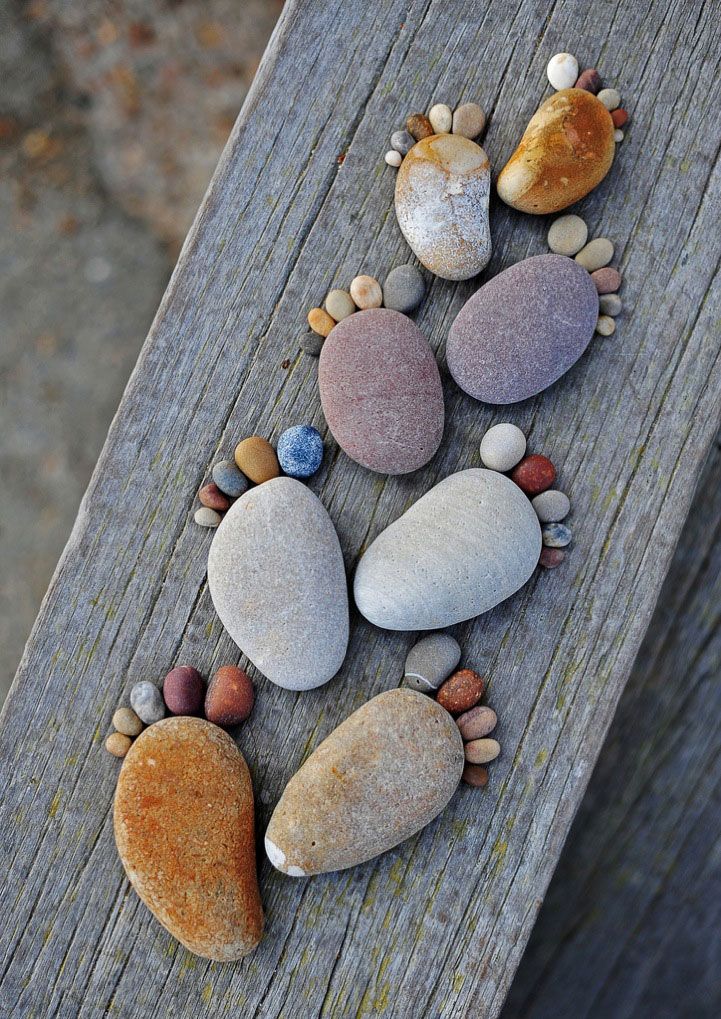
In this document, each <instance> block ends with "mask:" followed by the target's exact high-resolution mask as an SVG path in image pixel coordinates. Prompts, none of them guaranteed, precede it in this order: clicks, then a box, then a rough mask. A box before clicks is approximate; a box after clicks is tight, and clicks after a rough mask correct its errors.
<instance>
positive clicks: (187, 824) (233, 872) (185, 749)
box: [113, 718, 263, 962]
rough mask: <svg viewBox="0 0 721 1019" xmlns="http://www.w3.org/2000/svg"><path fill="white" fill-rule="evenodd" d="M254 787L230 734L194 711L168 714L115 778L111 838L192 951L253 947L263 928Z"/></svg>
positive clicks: (150, 901)
mask: <svg viewBox="0 0 721 1019" xmlns="http://www.w3.org/2000/svg"><path fill="white" fill-rule="evenodd" d="M253 815H254V810H253V787H252V785H251V779H250V773H249V771H248V767H247V765H246V763H245V761H244V759H243V757H242V755H241V753H240V751H239V750H238V748H237V747H236V745H235V743H234V742H233V740H232V739H231V738H230V736H228V735H227V733H224V732H223V731H222V729H219V728H218V727H217V726H215V725H212V724H211V723H210V722H206V721H204V720H203V719H200V718H168V719H166V720H165V721H163V722H159V723H158V724H157V725H154V726H152V727H151V728H150V729H146V730H145V732H143V733H142V734H141V735H140V736H139V737H138V738H137V739H136V740H135V742H134V743H133V745H132V747H131V748H130V751H129V752H128V754H127V756H126V758H125V761H124V762H123V767H122V769H121V771H120V777H119V778H118V786H117V790H116V793H115V805H114V809H113V823H114V829H115V841H116V844H117V847H118V853H119V854H120V859H121V860H122V863H123V867H124V868H125V872H126V874H127V875H128V878H129V879H130V882H131V884H132V885H133V887H134V889H135V891H136V892H137V893H138V895H139V896H140V898H141V899H142V901H143V902H144V903H145V905H146V906H147V907H148V909H149V910H150V911H151V912H152V913H153V915H154V916H155V918H156V919H157V920H159V922H160V923H161V924H162V925H163V926H164V927H165V928H166V929H167V930H168V931H169V932H170V933H171V934H172V935H173V937H175V938H177V939H178V941H180V942H182V944H183V945H185V947H186V948H187V949H188V950H189V951H190V952H193V953H194V954H195V955H200V956H203V957H204V958H206V959H215V960H217V961H219V962H230V961H232V960H234V959H240V958H241V957H242V956H244V955H247V954H248V952H251V951H252V950H253V949H254V948H255V947H256V945H257V944H258V942H259V941H260V938H261V935H262V932H263V909H262V906H261V902H260V892H259V889H258V879H257V875H256V869H255V830H254V816H253Z"/></svg>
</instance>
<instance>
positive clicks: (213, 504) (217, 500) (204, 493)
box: [198, 481, 230, 513]
mask: <svg viewBox="0 0 721 1019" xmlns="http://www.w3.org/2000/svg"><path fill="white" fill-rule="evenodd" d="M198 499H200V501H201V503H202V504H203V506H207V507H208V509H212V510H215V511H216V513H224V512H225V511H226V510H227V509H228V508H229V507H230V499H229V498H228V496H227V495H225V493H224V492H221V491H220V489H219V488H218V486H217V485H216V484H215V482H214V481H212V482H211V483H210V484H209V485H203V487H202V488H201V489H200V491H199V492H198Z"/></svg>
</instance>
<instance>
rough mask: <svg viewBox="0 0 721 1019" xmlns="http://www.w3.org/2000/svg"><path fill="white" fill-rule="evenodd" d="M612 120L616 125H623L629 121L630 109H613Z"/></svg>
mask: <svg viewBox="0 0 721 1019" xmlns="http://www.w3.org/2000/svg"><path fill="white" fill-rule="evenodd" d="M611 120H612V121H613V126H614V127H616V128H619V127H623V126H624V124H627V123H628V110H613V111H612V112H611Z"/></svg>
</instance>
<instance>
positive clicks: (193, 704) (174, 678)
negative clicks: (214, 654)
mask: <svg viewBox="0 0 721 1019" xmlns="http://www.w3.org/2000/svg"><path fill="white" fill-rule="evenodd" d="M204 694H205V683H204V682H203V677H202V676H201V675H200V673H199V672H198V670H197V669H194V668H193V666H192V665H177V666H176V667H175V668H174V669H171V670H170V672H169V673H168V675H167V676H166V677H165V679H164V680H163V699H164V700H165V704H166V706H167V708H168V711H169V712H170V713H171V715H200V714H201V709H202V707H203V696H204Z"/></svg>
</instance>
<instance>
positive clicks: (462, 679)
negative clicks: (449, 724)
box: [436, 669, 485, 715]
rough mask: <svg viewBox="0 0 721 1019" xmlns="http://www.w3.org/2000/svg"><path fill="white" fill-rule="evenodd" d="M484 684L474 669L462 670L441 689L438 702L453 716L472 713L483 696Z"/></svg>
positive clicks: (437, 698) (437, 696) (454, 674)
mask: <svg viewBox="0 0 721 1019" xmlns="http://www.w3.org/2000/svg"><path fill="white" fill-rule="evenodd" d="M484 686H485V684H484V682H483V679H482V677H481V676H479V675H478V673H477V672H474V671H473V669H460V670H459V671H458V672H454V673H453V675H452V676H451V677H450V679H447V680H446V681H445V683H444V684H443V685H442V686H441V687H440V689H439V690H438V693H437V694H436V700H437V701H438V703H439V704H440V705H441V707H443V708H445V709H446V711H449V712H450V713H451V714H452V715H462V714H463V712H464V711H470V709H471V708H472V707H474V706H475V705H476V704H478V702H479V701H480V699H481V697H482V696H483V689H484Z"/></svg>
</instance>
